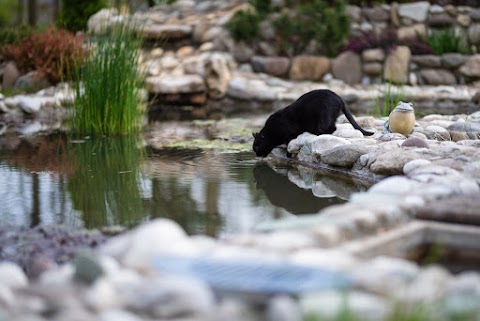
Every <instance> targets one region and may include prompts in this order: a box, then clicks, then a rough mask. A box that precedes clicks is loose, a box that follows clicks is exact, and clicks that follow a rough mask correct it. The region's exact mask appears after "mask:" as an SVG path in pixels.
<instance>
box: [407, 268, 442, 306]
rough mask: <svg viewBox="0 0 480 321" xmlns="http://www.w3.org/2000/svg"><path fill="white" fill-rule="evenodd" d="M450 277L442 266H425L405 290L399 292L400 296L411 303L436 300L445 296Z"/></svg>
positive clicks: (427, 302) (426, 302)
mask: <svg viewBox="0 0 480 321" xmlns="http://www.w3.org/2000/svg"><path fill="white" fill-rule="evenodd" d="M450 279H451V276H450V274H449V273H448V272H447V271H446V270H445V269H444V268H441V267H439V266H435V265H433V266H429V267H426V268H424V269H422V270H421V271H420V273H418V275H417V277H416V278H415V280H414V281H413V282H412V283H411V284H410V285H409V286H408V287H407V288H406V289H405V291H402V293H400V292H399V294H400V298H401V299H402V300H404V301H405V302H409V303H412V304H420V303H425V304H429V303H433V302H437V301H438V300H441V299H443V298H444V297H445V295H446V293H447V286H448V284H449V281H450Z"/></svg>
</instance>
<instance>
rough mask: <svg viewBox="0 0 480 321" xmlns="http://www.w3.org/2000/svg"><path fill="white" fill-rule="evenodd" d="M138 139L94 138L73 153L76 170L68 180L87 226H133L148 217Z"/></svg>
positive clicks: (75, 146) (128, 137) (74, 146)
mask: <svg viewBox="0 0 480 321" xmlns="http://www.w3.org/2000/svg"><path fill="white" fill-rule="evenodd" d="M139 142H140V139H139V137H137V136H126V137H109V138H91V139H88V140H85V142H84V143H81V144H74V145H72V146H73V147H72V148H71V150H70V153H72V156H73V157H72V158H73V159H75V161H76V166H75V167H76V170H75V172H74V173H73V174H72V175H71V176H70V179H69V180H68V190H69V192H70V194H71V198H72V203H73V206H74V208H75V209H77V210H80V211H82V212H83V220H84V223H85V226H86V227H99V226H107V225H113V224H121V225H125V226H129V225H132V224H135V223H138V222H139V221H141V220H142V218H143V217H144V215H145V214H144V210H143V206H142V199H141V191H140V184H139V176H140V173H139V167H140V164H141V162H142V160H143V157H144V152H143V150H142V149H141V148H139Z"/></svg>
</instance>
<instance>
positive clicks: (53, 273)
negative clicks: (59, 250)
mask: <svg viewBox="0 0 480 321" xmlns="http://www.w3.org/2000/svg"><path fill="white" fill-rule="evenodd" d="M74 274H75V268H74V267H73V265H71V264H64V265H62V266H60V267H59V268H57V269H53V270H47V271H45V272H44V273H42V274H41V275H40V278H39V280H38V282H39V283H40V284H44V285H53V286H55V285H61V284H68V283H70V282H71V281H72V280H73V275H74Z"/></svg>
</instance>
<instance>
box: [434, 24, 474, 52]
mask: <svg viewBox="0 0 480 321" xmlns="http://www.w3.org/2000/svg"><path fill="white" fill-rule="evenodd" d="M425 41H426V42H427V44H428V45H429V46H430V48H432V51H433V53H434V54H436V55H443V54H445V53H452V52H454V53H462V54H468V53H470V50H469V48H468V45H467V41H466V39H465V35H462V34H460V33H457V32H456V31H455V30H454V29H453V28H447V29H439V30H432V32H431V33H430V34H429V35H428V36H427V37H426V40H425Z"/></svg>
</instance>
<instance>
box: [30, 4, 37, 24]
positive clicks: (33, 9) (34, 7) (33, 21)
mask: <svg viewBox="0 0 480 321" xmlns="http://www.w3.org/2000/svg"><path fill="white" fill-rule="evenodd" d="M28 24H29V25H31V26H35V25H36V24H37V1H36V0H28Z"/></svg>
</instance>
